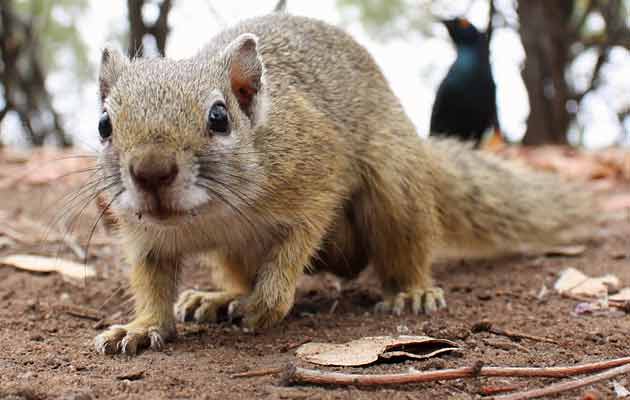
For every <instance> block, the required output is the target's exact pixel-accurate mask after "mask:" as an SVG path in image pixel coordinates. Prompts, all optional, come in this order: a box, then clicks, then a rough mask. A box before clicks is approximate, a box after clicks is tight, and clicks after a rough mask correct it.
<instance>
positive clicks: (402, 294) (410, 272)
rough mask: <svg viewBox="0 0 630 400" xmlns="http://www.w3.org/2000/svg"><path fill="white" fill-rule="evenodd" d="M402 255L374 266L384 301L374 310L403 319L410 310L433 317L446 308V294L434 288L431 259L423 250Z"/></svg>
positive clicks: (419, 249)
mask: <svg viewBox="0 0 630 400" xmlns="http://www.w3.org/2000/svg"><path fill="white" fill-rule="evenodd" d="M414 247H415V249H414V250H415V254H414V250H412V251H409V252H400V253H399V256H398V257H396V256H393V255H391V254H390V255H389V256H390V257H388V258H380V257H378V258H376V259H375V260H374V266H375V268H376V271H377V272H378V274H379V276H380V277H381V281H382V283H383V301H381V302H380V303H378V304H377V305H376V306H375V311H377V312H391V313H393V314H395V315H401V314H402V313H403V312H405V310H406V309H407V308H409V310H410V311H411V312H412V313H413V314H416V315H418V314H420V313H425V314H430V313H432V312H434V311H436V310H438V309H440V308H444V307H446V301H445V300H444V292H443V291H442V289H441V288H439V287H435V286H433V280H432V279H431V259H430V256H429V255H428V253H427V252H426V251H424V250H425V249H424V248H423V246H422V245H421V244H420V245H417V246H414Z"/></svg>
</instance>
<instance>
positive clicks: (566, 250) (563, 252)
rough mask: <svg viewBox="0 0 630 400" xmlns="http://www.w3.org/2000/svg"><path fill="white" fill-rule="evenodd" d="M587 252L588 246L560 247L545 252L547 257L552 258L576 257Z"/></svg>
mask: <svg viewBox="0 0 630 400" xmlns="http://www.w3.org/2000/svg"><path fill="white" fill-rule="evenodd" d="M585 251H586V246H584V245H581V244H577V245H573V246H558V247H553V248H551V249H549V250H547V251H546V252H545V254H546V255H547V256H550V257H558V256H566V257H575V256H579V255H581V254H583V253H584V252H585Z"/></svg>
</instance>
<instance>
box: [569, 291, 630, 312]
mask: <svg viewBox="0 0 630 400" xmlns="http://www.w3.org/2000/svg"><path fill="white" fill-rule="evenodd" d="M562 297H565V298H567V299H571V300H577V301H583V302H585V303H593V302H594V301H597V300H600V299H596V298H593V297H588V296H580V295H577V294H571V293H562ZM607 301H608V305H609V306H611V307H616V308H619V309H621V310H623V311H626V312H629V311H628V310H630V301H628V300H615V299H608V300H607Z"/></svg>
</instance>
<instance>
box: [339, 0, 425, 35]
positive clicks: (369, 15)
mask: <svg viewBox="0 0 630 400" xmlns="http://www.w3.org/2000/svg"><path fill="white" fill-rule="evenodd" d="M337 7H338V8H339V9H340V10H341V11H342V12H344V13H346V15H347V14H348V13H352V12H355V13H356V12H358V15H354V18H356V17H358V19H359V20H360V21H361V22H362V23H363V25H364V26H365V27H366V29H368V31H369V32H370V33H371V34H372V35H373V36H374V37H375V38H378V39H381V40H386V39H388V38H391V37H395V36H404V35H407V34H409V33H410V32H413V31H421V32H426V31H427V30H428V27H429V25H430V23H431V22H432V20H433V17H432V16H431V1H428V0H422V1H411V0H337Z"/></svg>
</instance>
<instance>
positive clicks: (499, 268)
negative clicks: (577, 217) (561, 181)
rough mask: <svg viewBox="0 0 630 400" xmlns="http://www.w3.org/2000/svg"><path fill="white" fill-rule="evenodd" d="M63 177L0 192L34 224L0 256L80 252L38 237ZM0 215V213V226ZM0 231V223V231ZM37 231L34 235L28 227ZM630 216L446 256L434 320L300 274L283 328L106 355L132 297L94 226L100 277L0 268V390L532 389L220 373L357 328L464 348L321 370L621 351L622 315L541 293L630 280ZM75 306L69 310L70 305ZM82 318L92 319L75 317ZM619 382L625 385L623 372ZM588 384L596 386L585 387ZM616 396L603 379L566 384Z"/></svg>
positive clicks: (199, 336) (199, 276) (420, 392)
mask: <svg viewBox="0 0 630 400" xmlns="http://www.w3.org/2000/svg"><path fill="white" fill-rule="evenodd" d="M68 185H69V183H66V182H65V181H64V180H60V181H55V182H52V183H49V184H44V185H38V186H33V185H28V186H26V187H22V188H21V189H16V188H5V189H0V221H2V218H4V220H5V221H10V222H11V223H12V225H11V226H14V225H13V224H15V225H17V226H18V227H21V226H24V225H23V224H22V223H23V221H24V220H29V221H31V222H33V221H34V222H35V223H36V224H40V225H41V227H42V228H43V231H44V232H48V233H47V234H46V233H45V235H44V236H42V235H41V232H40V233H37V234H34V233H32V234H28V232H27V233H26V234H27V235H29V236H28V237H29V238H30V239H32V240H30V241H29V240H25V241H23V242H21V241H19V240H13V241H10V242H9V243H8V244H7V243H5V244H4V245H0V256H4V255H8V254H13V253H24V252H28V253H34V254H43V255H49V256H50V255H52V256H58V257H61V258H67V259H74V260H78V258H77V256H76V255H75V254H73V252H71V251H70V250H69V249H68V248H67V246H66V245H64V244H61V245H59V244H46V243H44V241H45V239H47V238H50V235H52V234H51V233H50V232H53V231H54V230H51V228H50V226H51V225H50V224H51V221H52V220H53V218H54V217H55V216H58V215H59V213H63V210H64V204H62V203H60V202H59V198H60V197H61V196H63V195H64V194H67V193H69V192H70V189H69V187H68ZM96 215H97V212H96V208H95V207H94V206H93V205H92V206H90V207H89V208H88V209H87V212H86V215H84V216H83V217H82V218H80V219H79V220H78V226H79V228H78V230H77V232H79V234H78V236H79V238H80V240H79V241H80V242H83V240H84V239H85V236H86V234H87V232H88V231H89V228H90V226H91V223H93V221H94V220H95V218H96ZM0 224H1V222H0ZM1 233H2V229H1V226H0V237H1V236H2V235H1ZM37 235H39V236H37ZM629 240H630V225H629V224H627V222H626V221H624V220H622V219H621V220H618V221H616V222H610V223H607V224H605V225H603V226H602V231H601V232H600V238H599V239H597V240H593V241H591V242H590V243H588V246H587V250H586V252H585V253H584V254H582V255H580V256H577V257H544V256H517V257H513V258H509V259H503V260H496V261H483V262H475V263H470V262H460V261H457V262H450V263H447V264H444V265H440V266H438V267H437V268H436V271H435V278H436V281H437V282H439V284H440V285H441V286H442V287H443V288H444V290H445V292H446V294H447V301H448V304H449V308H448V310H446V311H443V312H439V313H437V314H435V315H431V316H419V317H412V316H403V317H394V316H381V315H374V314H373V313H372V312H371V311H372V307H373V305H374V304H375V302H376V301H378V299H379V291H378V286H377V284H376V282H375V280H374V279H373V278H372V277H371V276H370V274H369V273H368V274H365V275H364V276H363V277H362V279H359V280H358V281H352V282H341V285H338V283H337V282H336V281H335V280H334V279H332V278H330V277H315V278H312V279H306V280H305V281H304V282H303V283H302V285H301V290H300V294H299V296H298V300H297V305H296V307H295V308H294V309H293V311H292V312H291V314H290V316H289V318H287V320H286V321H284V322H283V323H282V324H281V325H280V326H278V327H276V328H274V329H271V330H268V331H265V332H259V333H256V334H251V333H245V332H242V331H241V330H240V329H239V328H238V327H235V326H231V325H228V324H223V325H210V326H207V325H180V326H178V331H179V337H178V338H177V340H175V341H174V342H171V343H168V345H167V346H166V349H165V350H164V351H162V352H154V351H145V352H142V353H141V354H140V355H138V356H137V357H133V358H128V357H125V356H113V357H109V356H108V357H106V356H102V355H99V354H97V353H96V352H95V351H94V350H93V346H92V339H93V337H94V336H95V335H96V334H97V333H98V332H99V329H97V328H95V324H96V322H95V320H94V319H96V318H99V317H102V316H105V317H108V318H109V319H108V320H107V321H105V322H104V323H100V324H99V325H101V326H104V325H106V324H108V323H113V322H123V321H125V320H127V319H128V318H129V314H130V309H131V302H130V296H129V292H128V290H127V284H126V280H125V271H126V267H125V266H124V265H123V263H121V262H120V260H119V250H118V247H117V246H116V245H115V244H113V243H111V241H110V240H109V238H108V236H107V234H106V232H105V231H104V229H103V228H102V227H99V228H98V229H97V230H96V233H95V237H94V240H93V243H92V245H91V247H90V254H91V255H90V257H89V263H91V264H93V265H95V266H96V268H97V271H98V277H97V278H96V279H90V280H87V281H85V282H79V283H76V282H68V281H66V280H64V279H63V278H62V277H60V276H59V275H57V274H34V273H31V272H25V271H20V270H17V269H14V268H11V267H1V266H0V349H1V351H0V399H48V398H55V399H75V400H79V399H82V400H83V399H122V398H130V399H162V398H163V399H167V398H169V399H171V398H206V399H218V398H220V399H242V398H270V399H293V398H295V399H297V398H300V399H306V398H308V399H383V398H388V399H390V400H394V399H437V398H458V399H467V398H479V397H480V395H479V392H480V390H481V388H483V387H484V386H487V385H505V384H507V383H513V382H524V383H525V386H526V387H527V388H533V387H540V386H543V385H546V384H549V383H552V382H555V381H556V380H554V379H527V380H524V379H520V380H519V379H508V378H492V379H489V378H475V379H466V380H463V379H462V380H455V381H448V382H436V383H427V384H416V385H406V386H393V387H386V388H379V389H359V388H356V387H351V388H334V387H317V386H305V387H284V386H281V385H280V384H279V377H277V376H262V377H252V378H240V379H237V378H232V377H231V375H232V374H234V373H239V372H243V371H248V370H255V369H260V368H267V367H282V366H284V365H285V364H287V363H288V362H296V363H297V364H298V365H301V366H305V367H316V366H312V365H307V364H306V363H303V362H300V361H297V360H296V358H295V355H294V351H295V348H296V347H297V346H299V345H300V344H302V343H304V342H307V341H311V340H312V341H324V342H345V341H349V340H352V339H356V338H359V337H362V336H374V335H396V334H400V333H405V334H421V335H422V334H427V335H431V336H435V337H441V338H447V339H451V340H454V341H456V342H457V343H458V344H460V345H461V347H462V349H463V351H462V352H461V353H459V354H449V355H442V356H440V357H439V358H434V359H431V360H426V361H404V362H396V363H386V364H378V365H372V366H369V367H364V368H325V367H320V368H322V369H326V370H338V371H344V372H354V373H383V372H389V373H394V372H406V371H408V370H409V369H410V368H415V369H418V370H424V369H443V368H453V367H460V366H470V365H473V364H474V363H475V362H477V361H482V362H483V363H484V364H486V365H497V366H552V365H570V364H576V363H583V362H589V361H597V360H603V359H608V358H614V357H621V356H625V355H628V354H629V350H630V347H629V339H628V332H630V317H629V316H628V315H627V314H624V313H623V312H619V313H612V314H605V315H601V316H593V315H580V316H578V315H576V314H575V313H573V311H574V309H575V306H576V303H577V302H576V301H575V300H571V299H566V298H562V297H561V296H559V295H557V294H554V293H553V292H549V293H548V294H547V295H546V296H544V297H543V298H542V299H541V298H539V293H540V291H541V288H542V287H543V286H546V287H547V288H550V287H551V286H552V285H553V283H554V281H555V280H556V279H557V275H558V273H559V271H561V270H562V269H564V268H566V267H575V268H578V269H580V270H582V271H584V272H585V273H587V274H590V275H599V274H604V273H612V274H615V275H617V276H618V277H619V278H620V280H621V281H622V282H623V283H625V284H626V285H628V284H630V246H628V244H629V243H628V241H629ZM210 285H211V282H209V280H208V278H207V274H205V273H204V271H203V270H201V269H199V268H197V267H196V266H194V265H191V266H190V267H189V268H187V270H186V273H185V276H184V279H183V282H182V289H185V288H190V287H208V286H210ZM71 306H80V307H85V308H88V309H92V310H97V315H94V316H91V315H90V316H87V315H83V316H77V315H71V314H70V313H68V310H70V307H71ZM79 314H80V313H79ZM86 317H91V318H92V319H90V318H86ZM483 320H489V321H491V322H492V323H493V324H494V325H495V326H497V327H500V328H503V329H511V330H515V331H519V332H523V333H529V334H532V335H537V336H542V337H546V338H549V339H552V340H553V341H555V342H556V343H546V342H539V341H531V340H520V341H517V340H513V339H509V338H506V337H504V336H498V335H494V334H492V333H488V332H477V333H474V332H473V331H472V329H471V328H472V327H473V326H474V325H475V324H476V323H477V322H479V321H483ZM617 381H618V382H619V383H621V384H623V385H626V386H628V387H630V377H623V376H622V377H619V378H617ZM593 391H594V392H593ZM587 392H588V393H589V394H591V395H592V394H593V393H595V395H596V396H599V398H613V397H614V391H613V389H612V385H611V381H606V382H603V383H600V384H596V385H594V386H592V387H587V388H583V389H577V390H574V391H571V392H567V393H565V394H563V395H562V396H560V398H567V399H570V398H571V399H572V398H582V397H583V396H585V393H587Z"/></svg>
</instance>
